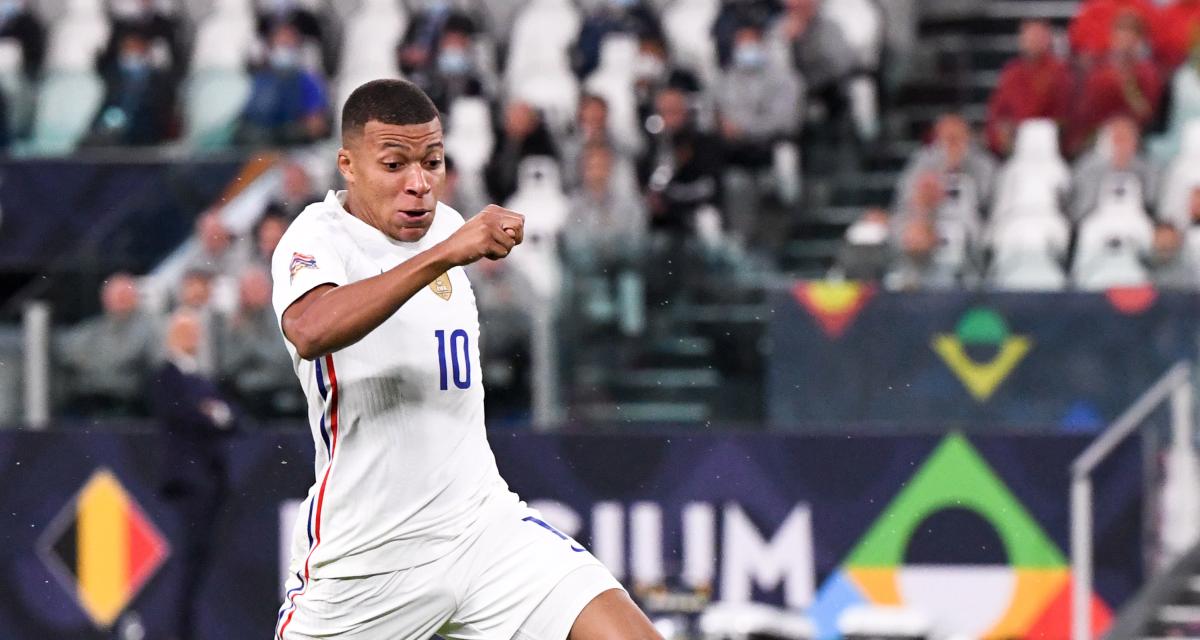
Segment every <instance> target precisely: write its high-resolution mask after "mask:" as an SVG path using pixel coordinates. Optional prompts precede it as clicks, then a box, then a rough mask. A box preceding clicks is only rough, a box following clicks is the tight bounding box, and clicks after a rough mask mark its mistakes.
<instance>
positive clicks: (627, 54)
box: [584, 34, 641, 149]
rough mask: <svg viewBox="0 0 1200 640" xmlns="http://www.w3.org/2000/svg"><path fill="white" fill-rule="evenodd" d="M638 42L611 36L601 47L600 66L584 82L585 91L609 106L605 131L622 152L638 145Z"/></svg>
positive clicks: (617, 35) (634, 39) (623, 36)
mask: <svg viewBox="0 0 1200 640" xmlns="http://www.w3.org/2000/svg"><path fill="white" fill-rule="evenodd" d="M637 48H638V44H637V39H636V38H635V37H633V36H631V35H627V34H613V35H609V36H608V37H606V38H605V39H604V42H603V44H602V45H601V46H600V66H599V67H598V68H597V69H596V70H595V71H594V72H593V73H592V74H591V75H590V76H588V78H587V80H586V81H585V82H584V88H585V90H586V91H587V92H588V93H592V94H595V95H598V96H600V97H602V98H604V100H605V102H607V103H608V130H609V132H611V133H612V135H613V137H614V138H616V139H617V140H618V141H620V146H622V147H624V148H635V149H636V148H637V147H638V145H640V144H641V129H640V127H639V126H638V117H637V96H636V95H635V94H634V87H633V84H634V76H633V67H634V62H635V61H636V60H637V55H638V49H637Z"/></svg>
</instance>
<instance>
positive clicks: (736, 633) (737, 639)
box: [698, 602, 817, 640]
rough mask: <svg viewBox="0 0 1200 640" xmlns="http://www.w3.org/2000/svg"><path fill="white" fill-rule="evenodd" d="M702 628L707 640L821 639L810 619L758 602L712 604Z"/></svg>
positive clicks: (702, 616) (701, 617) (705, 615)
mask: <svg viewBox="0 0 1200 640" xmlns="http://www.w3.org/2000/svg"><path fill="white" fill-rule="evenodd" d="M698 626H699V628H700V634H701V637H702V638H704V640H741V639H742V638H764V639H765V638H770V639H778V640H808V639H809V638H816V637H817V629H816V626H815V625H813V623H812V621H811V620H809V619H808V618H806V617H804V616H802V615H800V614H798V613H793V612H791V611H787V610H785V609H781V608H779V607H773V606H771V605H766V604H760V603H757V602H718V603H715V604H712V605H710V606H708V607H707V608H706V609H705V610H704V612H703V613H701V614H700V619H699V621H698Z"/></svg>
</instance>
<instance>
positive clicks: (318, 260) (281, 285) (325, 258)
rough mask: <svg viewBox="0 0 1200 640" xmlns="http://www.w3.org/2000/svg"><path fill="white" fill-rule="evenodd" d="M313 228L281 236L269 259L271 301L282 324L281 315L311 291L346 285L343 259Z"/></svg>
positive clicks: (297, 229)
mask: <svg viewBox="0 0 1200 640" xmlns="http://www.w3.org/2000/svg"><path fill="white" fill-rule="evenodd" d="M323 235H325V234H322V233H320V232H319V230H317V229H304V228H296V225H295V224H293V225H292V228H291V229H288V232H287V233H285V234H284V236H283V238H282V239H281V240H280V241H279V246H278V247H276V248H275V254H274V256H273V257H272V258H271V280H272V282H273V283H274V284H273V286H274V290H273V293H272V296H271V301H272V303H273V305H274V307H275V317H276V318H277V319H278V320H279V321H280V323H281V324H282V322H283V312H284V311H286V310H287V308H288V307H290V306H291V305H292V303H293V302H295V301H296V300H298V299H299V298H300V297H301V296H303V295H304V294H306V293H308V292H309V291H311V290H313V288H315V287H317V286H320V285H323V284H332V285H336V286H341V285H344V284H347V283H348V282H349V280H348V279H347V277H346V263H345V259H344V258H343V257H342V256H341V255H340V254H339V253H338V251H337V249H336V248H335V247H334V246H333V245H332V244H331V243H330V240H329V238H328V236H326V237H322V236H323Z"/></svg>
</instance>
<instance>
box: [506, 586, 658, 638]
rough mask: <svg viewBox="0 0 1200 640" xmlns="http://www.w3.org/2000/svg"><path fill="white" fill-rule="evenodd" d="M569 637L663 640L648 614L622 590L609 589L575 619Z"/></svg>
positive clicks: (593, 600)
mask: <svg viewBox="0 0 1200 640" xmlns="http://www.w3.org/2000/svg"><path fill="white" fill-rule="evenodd" d="M567 637H568V638H569V639H570V640H662V636H661V635H659V633H658V631H657V630H656V629H655V628H654V625H653V624H651V623H650V619H649V618H647V617H646V614H644V613H642V610H641V609H639V608H638V606H637V605H636V604H634V602H633V600H632V599H631V598H630V597H629V594H628V593H625V591H624V590H621V589H610V590H608V591H605V592H604V593H601V594H600V595H598V596H596V597H595V598H593V599H592V601H591V602H589V603H588V604H587V606H586V607H584V608H583V611H582V612H581V613H580V614H579V617H578V618H576V619H575V624H573V625H571V632H570V634H569V635H568V636H567ZM518 638H519V636H518ZM529 640H543V639H542V638H530V639H529ZM544 640H550V639H549V638H546V639H544Z"/></svg>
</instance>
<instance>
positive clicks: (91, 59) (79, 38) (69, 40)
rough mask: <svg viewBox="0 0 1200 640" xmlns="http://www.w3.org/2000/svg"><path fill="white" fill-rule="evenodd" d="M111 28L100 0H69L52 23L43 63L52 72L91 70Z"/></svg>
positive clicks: (105, 43) (106, 41)
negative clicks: (62, 12) (61, 13)
mask: <svg viewBox="0 0 1200 640" xmlns="http://www.w3.org/2000/svg"><path fill="white" fill-rule="evenodd" d="M111 28H112V27H111V25H110V24H109V21H108V14H106V13H105V11H104V3H103V0H70V2H68V3H67V7H66V12H65V13H64V14H63V15H62V17H60V18H59V19H58V20H57V21H55V22H54V23H53V25H52V26H51V29H50V36H49V43H48V47H47V50H46V66H47V67H48V68H49V69H52V70H55V71H88V70H91V69H93V68H94V66H95V64H96V56H97V55H99V53H100V51H101V50H102V49H103V48H104V47H105V45H107V44H108V37H109V33H110V31H111Z"/></svg>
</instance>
